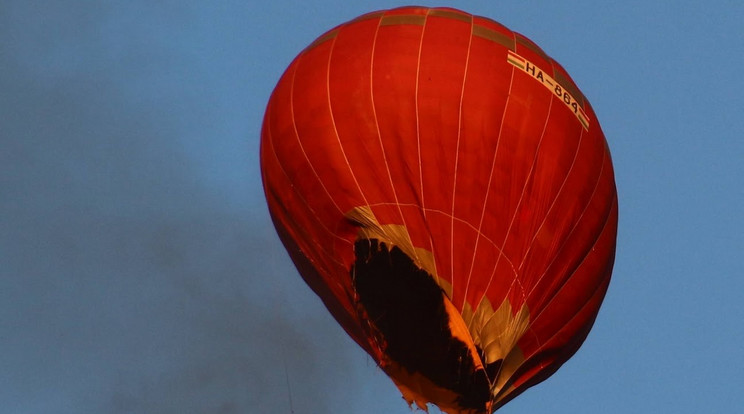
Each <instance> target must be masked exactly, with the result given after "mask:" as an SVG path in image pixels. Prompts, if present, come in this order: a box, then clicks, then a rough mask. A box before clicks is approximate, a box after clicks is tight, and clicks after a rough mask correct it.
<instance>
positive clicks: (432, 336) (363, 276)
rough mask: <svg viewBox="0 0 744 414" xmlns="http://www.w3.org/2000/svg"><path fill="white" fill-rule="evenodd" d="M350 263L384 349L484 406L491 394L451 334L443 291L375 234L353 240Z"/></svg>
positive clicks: (467, 401)
mask: <svg viewBox="0 0 744 414" xmlns="http://www.w3.org/2000/svg"><path fill="white" fill-rule="evenodd" d="M354 252H355V255H356V260H355V263H354V265H352V268H351V277H352V283H353V285H354V289H355V290H356V293H357V295H358V301H359V304H360V305H361V306H362V307H363V309H364V311H365V312H366V314H367V317H368V318H369V320H370V321H371V322H372V324H373V325H374V328H375V329H376V330H377V332H378V335H381V336H382V338H381V339H382V343H383V344H385V345H383V346H384V347H385V349H384V350H383V352H385V354H386V355H387V356H388V357H390V359H392V360H393V361H395V362H396V363H398V364H399V365H400V366H402V367H403V368H405V369H406V370H408V371H409V372H412V373H413V372H418V373H420V374H421V375H422V376H424V377H426V378H428V379H429V380H430V381H431V382H433V383H434V384H436V385H438V386H440V387H442V388H445V389H449V390H452V391H453V392H455V393H456V394H457V395H458V396H459V397H458V400H457V403H458V404H459V405H460V406H461V407H463V408H469V409H476V410H485V407H486V403H487V402H488V401H489V400H490V398H491V393H490V385H489V381H488V378H487V377H486V373H485V372H484V371H483V370H475V363H474V361H473V357H472V355H471V354H470V353H469V351H468V347H467V345H466V344H464V343H463V342H462V341H460V340H459V339H457V338H454V337H453V336H452V334H451V333H450V328H449V316H448V315H447V312H446V309H445V305H444V293H443V292H442V289H441V288H440V287H439V285H437V284H436V282H435V281H434V279H433V278H432V276H431V275H429V274H428V273H427V272H426V271H424V270H422V269H420V268H418V267H417V266H416V265H415V264H414V262H413V260H412V259H411V258H409V257H408V256H407V255H406V254H405V253H404V252H403V251H402V250H401V249H399V248H398V247H396V246H392V249H389V247H388V246H387V245H386V244H385V243H384V242H380V241H379V240H377V239H360V240H357V241H356V243H355V244H354Z"/></svg>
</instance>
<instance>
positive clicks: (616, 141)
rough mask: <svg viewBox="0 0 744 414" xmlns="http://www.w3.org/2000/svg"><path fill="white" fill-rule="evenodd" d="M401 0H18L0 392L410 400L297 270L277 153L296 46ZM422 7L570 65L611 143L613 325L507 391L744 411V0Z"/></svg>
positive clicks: (341, 406) (609, 405)
mask: <svg viewBox="0 0 744 414" xmlns="http://www.w3.org/2000/svg"><path fill="white" fill-rule="evenodd" d="M406 4H408V3H407V2H396V1H378V2H371V1H369V2H362V1H355V2H352V1H342V0H333V1H331V0H328V1H282V0H276V1H261V2H258V1H256V0H243V1H220V0H216V1H202V2H196V1H152V0H143V1H126V2H113V1H35V0H2V1H1V2H0V413H12V414H36V413H44V414H46V413H49V414H73V413H74V414H100V413H147V414H149V413H152V414H161V413H162V414H165V413H174V414H175V413H179V414H180V413H197V414H201V413H205V414H206V413H218V414H231V413H272V414H273V413H279V414H290V413H296V414H322V413H351V414H373V413H375V414H379V413H386V414H396V413H400V414H405V413H408V412H409V409H408V407H407V405H406V404H405V403H404V402H403V400H402V399H401V398H400V395H399V393H398V391H397V389H396V388H395V387H394V386H393V385H392V382H390V381H389V380H388V379H387V377H386V376H385V375H384V374H383V373H382V372H381V370H379V369H378V368H377V367H376V366H375V364H374V362H373V361H372V360H371V358H369V357H368V356H366V354H364V353H363V352H362V351H361V349H359V348H358V347H357V346H356V345H355V344H354V343H353V342H352V341H351V339H349V338H348V337H347V336H346V334H345V333H344V332H343V331H342V330H341V329H340V328H339V327H338V326H337V325H336V323H335V321H334V320H333V319H332V318H331V316H330V315H329V314H328V312H327V311H326V310H325V308H324V307H323V306H322V304H321V302H320V300H319V299H318V298H317V297H316V296H315V295H314V294H313V293H312V292H311V291H310V289H309V288H308V287H307V286H306V285H305V284H304V282H303V281H302V279H301V278H300V277H299V275H298V274H297V272H296V271H295V269H294V268H293V266H292V264H291V263H290V261H289V259H288V256H287V255H286V253H285V251H284V249H283V247H282V246H281V244H280V242H279V241H278V238H277V237H276V235H275V233H274V230H273V227H272V226H271V223H270V219H269V216H268V212H267V209H266V207H265V203H264V198H263V192H262V189H261V183H260V172H259V165H258V145H259V131H260V127H261V120H262V116H263V111H264V107H265V104H266V102H267V100H268V98H269V95H270V93H271V91H272V89H273V86H274V85H275V83H276V81H277V80H278V79H279V76H280V75H281V73H282V72H283V70H284V69H285V68H286V66H287V65H288V64H289V62H290V61H291V60H292V59H293V58H294V56H295V55H296V54H297V53H298V52H299V51H300V50H301V49H302V48H304V47H305V46H306V45H307V44H309V43H310V42H311V41H312V40H313V39H314V38H315V37H317V36H318V35H320V34H321V33H322V32H324V31H325V30H327V29H329V28H330V27H332V26H334V25H336V24H338V23H341V22H343V21H346V20H349V19H351V18H353V17H355V16H357V15H359V14H362V13H364V12H368V11H372V10H376V9H381V8H389V7H395V6H401V5H406ZM426 5H431V6H441V5H449V6H452V7H456V8H460V9H463V10H465V11H468V12H471V13H475V14H480V15H484V16H488V17H490V18H493V19H495V20H497V21H499V22H501V23H503V24H504V25H506V26H507V27H509V28H511V29H513V30H516V31H519V32H521V33H523V34H525V35H526V36H528V37H529V38H531V39H532V40H534V41H535V42H536V43H538V44H539V45H540V46H541V47H542V48H543V49H544V50H545V51H546V52H547V53H548V54H550V55H551V56H552V57H554V58H555V59H556V60H558V61H559V62H561V64H562V65H563V66H564V67H565V68H566V69H567V70H568V72H569V73H570V74H571V75H572V77H573V78H574V80H575V81H576V82H577V83H578V85H579V87H580V88H581V89H582V91H583V92H584V94H585V95H586V96H587V97H588V99H589V100H590V101H591V103H592V105H593V107H594V109H595V110H596V112H597V115H598V117H599V120H600V122H601V124H602V127H603V129H604V131H605V134H606V136H607V139H608V141H609V145H610V148H611V151H612V155H613V159H614V164H615V171H616V179H617V186H618V192H619V203H620V225H619V236H618V247H617V260H616V264H615V271H614V274H613V281H612V283H611V285H610V289H609V292H608V295H607V298H606V300H605V303H604V305H603V308H602V310H601V312H600V314H599V317H598V319H597V322H596V324H595V327H594V329H593V331H592V332H591V334H590V335H589V338H588V339H587V341H586V343H585V344H584V346H583V347H582V348H581V349H580V351H579V352H578V353H577V354H576V355H575V357H574V358H573V359H572V360H570V361H569V362H568V363H566V364H565V365H564V366H563V368H561V370H559V372H558V373H557V374H555V375H554V376H553V377H551V378H550V379H548V380H547V381H546V382H544V383H542V384H540V385H538V386H536V387H534V388H532V389H530V390H528V391H527V392H525V393H524V394H522V395H521V396H520V397H518V398H517V399H516V400H514V401H512V402H511V403H509V404H507V405H506V406H505V407H504V408H503V409H502V410H501V411H499V413H542V412H550V413H553V414H559V413H571V414H576V413H623V414H625V413H675V414H683V413H708V412H710V413H734V412H740V411H741V409H742V407H743V406H744V392H743V391H744V302H743V301H742V295H743V294H744V266H742V256H744V236H743V234H744V233H743V232H742V228H744V184H743V183H742V181H744V139H743V138H744V116H743V115H744V98H743V97H742V96H743V95H744V75H743V73H742V72H744V23H743V22H744V2H742V1H740V0H728V1H727V0H711V1H707V2H703V1H698V2H695V1H672V0H660V1H647V0H646V1H640V0H630V1H620V2H597V1H589V0H582V1H573V0H566V1H540V2H538V1H527V2H525V1H496V0H489V1H470V2H465V1H452V2H441V1H440V2H435V3H430V4H426ZM433 411H434V412H436V410H433Z"/></svg>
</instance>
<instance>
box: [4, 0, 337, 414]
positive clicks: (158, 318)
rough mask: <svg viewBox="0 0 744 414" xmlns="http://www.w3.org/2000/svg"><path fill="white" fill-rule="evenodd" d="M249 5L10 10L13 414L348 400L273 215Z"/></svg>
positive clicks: (8, 341) (311, 408)
mask: <svg viewBox="0 0 744 414" xmlns="http://www.w3.org/2000/svg"><path fill="white" fill-rule="evenodd" d="M114 4H118V5H114ZM249 6H250V5H249V4H248V5H244V6H242V7H243V9H240V10H229V9H221V8H219V7H217V6H215V7H213V8H211V9H209V8H207V10H199V11H197V10H194V9H190V8H189V7H187V6H185V5H183V4H182V3H181V2H150V1H136V2H113V3H108V2H98V1H79V2H34V1H26V0H24V1H11V0H7V1H3V2H2V5H0V315H1V316H0V320H1V321H2V322H1V325H0V349H2V353H0V385H2V386H1V387H0V406H2V407H3V408H2V411H4V412H14V413H83V414H84V413H185V412H188V413H275V412H284V413H289V412H290V411H291V410H292V409H294V412H296V413H323V412H329V411H330V408H329V406H328V404H329V403H328V402H327V399H326V398H321V396H324V395H328V394H329V393H331V392H333V391H334V390H336V389H338V388H340V387H348V386H349V385H350V384H349V378H346V379H344V380H341V379H339V378H338V375H337V374H338V368H337V367H329V366H327V362H326V363H323V362H322V361H342V360H343V359H344V358H346V357H347V355H346V354H345V351H343V350H341V349H340V348H339V347H336V346H329V344H334V343H338V342H339V341H341V342H343V341H345V340H346V341H348V339H346V338H345V337H344V336H343V333H342V332H340V330H339V329H335V330H333V329H329V328H328V326H332V325H329V324H328V323H327V319H329V318H330V317H329V316H328V315H327V314H326V313H325V311H324V310H323V309H322V305H320V301H319V300H317V299H316V298H314V296H313V295H312V294H311V293H310V291H309V289H308V288H307V287H306V286H305V285H304V283H303V282H302V281H301V279H300V278H299V276H298V275H297V274H296V271H295V270H294V268H293V267H292V265H291V263H290V262H289V260H288V258H287V257H286V253H284V251H283V249H282V247H281V245H280V243H279V241H278V238H277V237H276V235H275V234H274V230H273V228H271V224H270V220H269V217H268V213H267V212H266V210H265V207H264V201H263V194H262V191H261V185H260V176H259V170H258V156H257V151H258V133H259V128H260V121H261V117H262V112H263V105H264V104H265V102H266V100H267V99H268V94H269V93H270V90H271V84H272V82H275V81H276V77H277V76H278V73H274V72H277V70H276V69H274V70H272V71H271V73H264V72H269V71H264V70H256V68H257V65H260V63H258V62H257V60H256V59H255V58H254V57H252V56H253V55H252V54H253V53H255V52H257V49H256V48H253V49H252V44H251V41H255V40H254V39H253V38H252V35H251V34H250V33H249V32H247V31H246V30H247V29H246V28H247V27H249V26H250V21H249V20H248V21H246V20H243V21H241V18H243V19H249V18H250V16H251V10H250V7H249ZM259 60H260V59H259ZM285 64H286V63H285ZM257 73H264V75H263V76H264V77H263V78H260V77H259V78H256V77H255V76H252V74H254V75H255V74H257ZM321 321H322V322H323V323H321ZM329 337H330V339H329ZM319 361H320V362H319ZM339 364H340V365H343V363H342V362H339ZM292 405H293V406H292Z"/></svg>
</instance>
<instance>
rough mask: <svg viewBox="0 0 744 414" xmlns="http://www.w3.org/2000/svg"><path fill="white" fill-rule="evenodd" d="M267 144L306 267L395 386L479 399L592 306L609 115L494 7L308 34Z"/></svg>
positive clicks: (288, 234) (540, 366)
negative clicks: (603, 123)
mask: <svg viewBox="0 0 744 414" xmlns="http://www.w3.org/2000/svg"><path fill="white" fill-rule="evenodd" d="M261 163H262V165H261V168H262V173H263V180H264V188H265V192H266V197H267V202H268V205H269V210H270V212H271V215H272V219H273V221H274V224H275V226H276V228H277V231H278V233H279V235H280V238H281V239H282V241H283V243H284V244H285V247H286V248H287V250H288V252H289V254H290V256H291V258H292V260H293V261H294V262H295V265H296V266H297V268H298V270H299V271H300V274H301V275H302V277H303V278H304V279H305V281H306V282H307V283H308V285H309V286H310V287H311V288H312V289H313V290H314V291H315V292H316V293H317V294H318V295H319V296H320V298H321V299H322V300H323V302H324V304H325V305H326V307H327V308H328V309H329V311H330V312H331V313H332V314H333V316H334V317H335V318H336V319H337V320H338V322H339V323H340V324H341V326H342V327H343V328H344V329H345V330H346V331H347V332H348V333H349V335H350V336H351V337H352V338H353V339H354V340H355V341H356V342H357V343H358V344H359V345H360V346H361V347H362V348H364V349H365V351H367V352H368V353H369V354H370V355H371V356H372V357H373V358H374V359H375V361H376V362H377V363H378V364H379V365H380V367H381V368H382V369H383V370H385V372H386V373H387V374H388V375H389V376H390V377H391V379H392V380H393V381H394V382H395V383H396V385H397V386H398V388H399V389H400V390H401V392H402V394H403V396H404V398H405V399H406V400H407V401H408V402H409V403H415V404H417V405H418V406H420V407H425V405H426V404H427V403H433V404H436V405H437V406H439V407H440V409H442V410H443V411H444V412H447V413H486V412H492V411H494V410H496V409H497V408H498V407H500V406H502V405H503V404H505V403H506V402H508V401H509V400H510V399H512V398H514V397H515V396H517V395H518V394H520V393H521V392H523V391H524V390H525V389H527V388H529V387H530V386H532V385H535V384H537V383H539V382H540V381H542V380H544V379H545V378H547V377H548V376H550V375H551V374H552V373H553V372H555V370H557V369H558V368H559V367H560V365H562V364H563V363H564V362H565V361H566V360H567V359H568V358H570V357H571V356H572V355H573V354H574V353H575V352H576V350H577V349H578V348H579V346H580V345H581V343H582V342H583V341H584V339H585V338H586V335H587V334H588V333H589V330H590V329H591V326H592V324H593V323H594V320H595V318H596V315H597V312H598V310H599V306H600V305H601V302H602V299H603V297H604V294H605V292H606V289H607V287H608V285H609V280H610V274H611V271H612V264H613V261H614V251H615V239H616V231H617V194H616V190H615V183H614V173H613V170H612V163H611V159H610V155H609V152H608V148H607V144H606V141H605V138H604V135H603V133H602V131H601V128H600V126H599V123H598V121H597V119H596V115H595V114H594V112H593V110H592V108H591V106H590V105H589V103H588V101H587V100H586V98H585V97H584V96H583V94H581V92H580V91H579V89H578V87H576V85H575V84H574V82H573V81H572V80H571V78H570V77H569V75H568V74H567V73H566V72H565V70H564V69H563V68H562V67H561V66H560V65H558V64H557V63H556V62H555V61H553V60H552V59H550V58H549V57H548V56H547V55H546V54H545V52H543V51H542V50H541V49H540V48H539V47H538V46H536V45H535V44H534V43H532V42H531V41H530V40H529V39H527V38H526V37H524V36H522V35H520V34H518V33H514V32H511V31H510V30H508V29H507V28H505V27H504V26H502V25H500V24H498V23H496V22H494V21H492V20H489V19H487V18H484V17H479V16H472V15H470V14H467V13H464V12H461V11H458V10H454V9H437V8H434V9H427V8H418V7H404V8H399V9H394V10H388V11H381V12H374V13H369V14H367V15H364V16H361V17H359V18H357V19H354V20H352V21H350V22H348V23H345V24H342V25H340V26H338V27H336V28H334V29H332V30H330V31H329V32H327V33H326V34H324V35H322V36H320V37H319V38H318V39H317V40H316V41H315V42H313V43H311V44H310V46H308V47H307V48H306V49H305V50H304V51H302V52H301V53H300V55H299V56H298V57H297V58H296V59H295V60H294V61H293V62H292V63H291V64H290V66H289V67H288V68H287V70H286V72H285V73H284V75H283V76H282V78H281V79H280V81H279V83H278V84H277V87H276V88H275V90H274V92H273V94H272V97H271V99H270V101H269V104H268V105H267V110H266V115H265V118H264V126H263V130H262V138H261Z"/></svg>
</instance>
